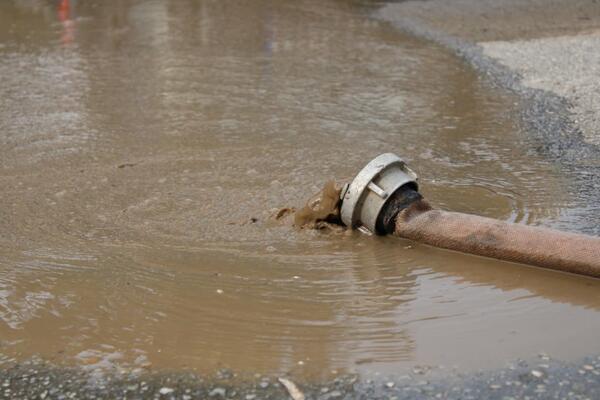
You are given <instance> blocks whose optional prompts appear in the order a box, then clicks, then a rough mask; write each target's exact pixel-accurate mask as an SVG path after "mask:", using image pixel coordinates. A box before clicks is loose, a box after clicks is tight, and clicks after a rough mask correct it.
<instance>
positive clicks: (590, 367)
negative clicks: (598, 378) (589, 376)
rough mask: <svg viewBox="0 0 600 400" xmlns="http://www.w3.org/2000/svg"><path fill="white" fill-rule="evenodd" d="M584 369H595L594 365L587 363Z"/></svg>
mask: <svg viewBox="0 0 600 400" xmlns="http://www.w3.org/2000/svg"><path fill="white" fill-rule="evenodd" d="M583 369H585V370H588V371H593V370H594V366H593V365H589V364H586V365H584V366H583Z"/></svg>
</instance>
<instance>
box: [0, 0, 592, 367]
mask: <svg viewBox="0 0 600 400" xmlns="http://www.w3.org/2000/svg"><path fill="white" fill-rule="evenodd" d="M0 77H1V85H0V185H1V187H2V194H1V195H0V271H1V273H0V340H1V343H0V352H1V353H2V354H3V358H2V359H3V361H4V362H8V361H10V360H23V359H27V358H29V357H32V356H41V357H43V358H45V359H48V360H51V361H53V362H55V363H57V364H67V365H73V364H75V365H83V366H85V367H86V368H91V369H94V368H100V369H108V370H110V369H113V368H152V369H181V368H185V369H194V370H197V371H199V372H202V373H211V372H212V371H214V370H215V369H217V368H221V367H229V368H233V369H235V370H237V371H239V372H241V373H249V374H253V373H255V372H260V373H263V372H264V373H279V372H289V371H291V372H293V373H295V374H298V375H304V376H324V375H327V374H329V373H331V372H330V371H332V370H338V371H366V370H369V371H383V372H389V371H396V370H397V369H398V368H399V367H402V366H412V365H415V364H431V365H437V364H444V365H459V366H461V367H464V368H479V367H489V366H499V365H503V364H504V362H505V361H506V360H513V359H515V358H517V357H522V358H527V357H531V356H534V355H536V354H537V353H539V352H546V353H548V354H550V355H553V356H556V357H561V358H565V359H571V358H574V357H579V356H581V355H584V354H587V353H589V352H597V351H600V341H598V340H597V336H598V332H599V330H600V295H599V293H600V283H599V282H598V281H593V280H589V279H584V278H578V277H572V276H566V275H562V274H558V273H553V272H544V271H540V270H537V269H532V268H528V267H522V266H517V265H512V264H507V263H501V262H496V261H491V260H486V259H481V258H476V257H470V256H465V255H461V254H456V253H452V252H447V251H441V250H436V249H431V248H428V247H425V246H419V245H416V244H413V243H409V242H405V241H402V240H399V239H395V238H369V237H365V236H362V235H360V234H356V233H348V234H342V235H339V234H327V233H323V232H317V231H295V230H293V229H291V228H290V227H288V226H285V225H280V224H277V223H273V222H271V221H269V219H268V216H269V215H270V213H271V212H272V210H273V209H276V208H278V207H282V206H292V205H293V206H299V205H302V204H303V203H304V200H305V199H307V198H308V197H310V196H311V195H312V194H313V193H314V192H315V191H316V190H317V189H319V188H320V187H321V185H322V184H323V182H325V180H327V179H330V178H336V179H337V180H338V181H340V180H343V179H344V178H349V177H351V176H353V175H354V174H355V173H356V172H357V171H358V170H359V169H360V168H361V167H362V166H363V165H364V164H365V163H366V162H367V161H368V160H370V159H371V158H372V157H374V156H375V155H377V154H379V153H381V152H385V151H393V152H396V153H398V154H401V155H403V156H404V157H406V159H407V160H409V162H410V165H411V166H412V167H413V168H414V169H415V170H416V171H419V173H420V175H421V177H422V181H421V186H422V189H423V192H424V194H425V195H426V196H427V198H429V199H430V200H431V202H432V203H433V204H436V205H438V206H440V207H443V208H448V209H453V210H458V211H466V212H473V213H478V214H483V215H487V216H492V217H496V218H499V219H502V220H510V221H515V222H522V223H528V224H540V225H549V226H561V227H565V228H567V229H572V230H577V229H578V227H579V226H580V225H581V224H582V223H583V221H584V219H585V218H584V217H583V218H582V217H573V215H571V214H570V213H569V210H570V209H571V208H572V207H574V206H575V205H576V204H575V203H576V199H573V198H571V197H570V196H567V195H564V193H565V191H564V190H563V189H564V188H565V187H566V185H567V184H568V182H566V180H565V178H563V177H562V175H561V173H560V170H559V169H558V168H556V167H555V166H554V165H553V164H552V163H551V162H548V161H547V160H544V159H541V158H540V157H538V156H536V153H535V151H534V149H533V148H532V146H531V145H530V144H529V143H528V141H527V136H526V135H525V134H524V133H523V132H521V131H520V129H519V126H518V125H517V124H516V121H517V120H518V118H517V114H518V104H517V99H515V98H513V97H510V96H508V95H507V94H505V93H503V92H499V91H498V90H495V89H494V88H492V87H489V86H488V85H487V84H486V82H485V80H481V79H479V78H478V77H477V76H476V75H475V74H474V73H473V71H471V70H470V69H469V68H467V67H466V66H465V65H464V64H462V63H461V62H460V60H458V59H456V58H455V57H454V56H453V55H451V54H449V53H448V52H446V51H445V50H443V49H441V48H439V47H436V46H434V45H432V44H430V43H427V42H423V41H420V40H416V39H413V38H411V37H408V36H404V35H402V34H400V33H398V32H396V31H394V30H393V29H392V28H390V27H389V26H388V25H385V24H383V23H380V22H377V21H374V20H371V19H369V18H368V17H367V15H366V14H365V10H363V9H360V8H357V7H355V6H353V5H351V4H348V3H345V2H339V1H338V2H336V1H331V2H321V1H277V2H275V1H274V2H269V1H248V2H217V1H208V0H207V1H177V2H161V1H125V0H124V1H119V2H101V1H90V2H68V1H52V2H51V1H47V2H46V1H41V0H40V1H35V0H27V1H25V0H24V1H3V2H1V3H0ZM590 212H593V210H592V211H590ZM578 218H579V219H578Z"/></svg>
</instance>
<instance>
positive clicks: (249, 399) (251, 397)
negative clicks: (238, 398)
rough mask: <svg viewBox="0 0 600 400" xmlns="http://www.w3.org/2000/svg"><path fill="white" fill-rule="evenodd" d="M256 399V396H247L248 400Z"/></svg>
mask: <svg viewBox="0 0 600 400" xmlns="http://www.w3.org/2000/svg"><path fill="white" fill-rule="evenodd" d="M254 399H256V395H255V394H247V395H246V400H254Z"/></svg>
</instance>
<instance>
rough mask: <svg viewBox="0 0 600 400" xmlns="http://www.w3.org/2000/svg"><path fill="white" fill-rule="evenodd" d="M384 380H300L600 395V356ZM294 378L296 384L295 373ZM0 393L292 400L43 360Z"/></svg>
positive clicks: (5, 374) (330, 398) (360, 395)
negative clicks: (55, 363)
mask: <svg viewBox="0 0 600 400" xmlns="http://www.w3.org/2000/svg"><path fill="white" fill-rule="evenodd" d="M403 372H405V373H399V374H394V375H393V376H391V377H385V376H382V375H379V374H373V375H368V374H365V375H363V376H358V375H352V374H350V375H341V376H339V377H337V378H335V379H332V380H329V381H325V382H306V381H304V382H303V381H297V385H298V388H299V389H300V391H301V392H302V393H303V395H304V396H305V398H306V399H319V400H335V399H387V400H392V399H397V400H400V399H482V398H486V399H502V400H510V399H597V398H600V356H595V357H587V358H585V359H583V360H580V361H579V362H577V363H566V362H561V361H558V360H553V359H550V358H549V357H547V356H545V355H540V357H539V358H538V359H536V360H532V361H529V362H526V361H522V360H519V361H517V362H515V363H512V364H511V365H509V366H507V367H506V368H503V369H499V370H491V371H485V372H476V373H461V372H460V371H456V370H445V369H441V368H427V367H415V368H412V369H410V370H407V371H403ZM288 379H290V380H292V381H295V380H294V378H293V377H288ZM0 398H6V399H41V400H45V399H57V400H66V399H169V400H174V399H181V400H192V399H243V400H258V399H286V398H291V397H290V395H289V393H288V392H287V391H286V389H285V387H284V386H283V385H282V384H280V383H279V382H278V380H277V377H276V376H261V375H255V376H253V377H252V378H250V379H247V378H244V379H242V378H240V377H239V376H237V375H236V374H235V373H233V372H231V371H229V370H221V371H219V372H218V373H216V374H215V375H214V376H211V377H201V376H198V375H196V374H194V373H187V372H169V373H164V372H161V373H151V372H144V373H139V372H137V373H134V372H131V373H119V374H115V373H110V374H106V373H103V374H99V373H98V371H89V370H85V369H81V368H59V367H55V366H52V365H51V364H48V363H46V362H43V361H41V360H30V361H28V362H24V363H19V364H13V365H10V366H6V365H5V366H4V367H2V369H1V370H0Z"/></svg>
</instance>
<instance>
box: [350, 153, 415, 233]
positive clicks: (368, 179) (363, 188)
mask: <svg viewBox="0 0 600 400" xmlns="http://www.w3.org/2000/svg"><path fill="white" fill-rule="evenodd" d="M401 188H403V189H409V190H408V192H410V194H409V195H408V197H407V198H409V199H414V198H415V196H418V197H419V198H420V195H418V193H417V191H418V189H419V186H418V184H417V174H416V173H414V172H413V171H412V170H411V169H410V168H408V166H407V165H406V163H405V162H404V160H402V159H401V158H400V157H398V156H397V155H395V154H392V153H385V154H381V155H379V156H377V157H375V158H374V159H373V160H371V161H370V162H369V163H368V164H367V165H366V166H365V167H364V168H363V169H362V170H361V171H360V172H359V173H358V175H356V177H355V178H354V179H353V180H352V182H351V183H350V184H346V185H345V186H344V187H343V188H342V192H341V193H340V199H341V201H342V205H341V211H340V213H341V219H342V222H343V223H344V225H346V226H348V227H350V228H352V229H358V230H360V231H362V232H365V233H371V234H373V233H375V234H378V235H385V234H386V233H389V232H388V229H386V227H385V224H384V223H383V222H382V221H383V218H382V217H383V214H384V213H385V211H386V210H385V209H386V208H387V206H388V205H389V204H390V202H393V200H392V199H393V198H394V197H395V196H394V194H396V193H397V192H399V190H400V189H401ZM396 197H397V196H396ZM410 202H412V200H411V201H410ZM410 202H409V204H410ZM396 203H398V201H396ZM395 215H397V212H396V213H395V214H394V217H395ZM392 222H393V221H392Z"/></svg>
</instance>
